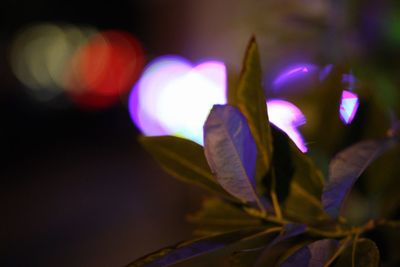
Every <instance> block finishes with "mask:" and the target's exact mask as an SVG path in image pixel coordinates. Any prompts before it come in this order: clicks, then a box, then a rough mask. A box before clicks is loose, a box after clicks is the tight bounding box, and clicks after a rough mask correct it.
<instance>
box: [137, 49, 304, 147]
mask: <svg viewBox="0 0 400 267" xmlns="http://www.w3.org/2000/svg"><path fill="white" fill-rule="evenodd" d="M226 87H227V86H226V68H225V65H224V64H223V63H222V62H219V61H205V62H203V63H201V64H198V65H197V66H193V65H192V64H191V63H190V62H188V61H187V60H185V59H183V58H181V57H176V56H174V57H172V56H166V57H161V58H158V59H156V60H154V61H153V62H151V63H150V64H149V65H148V67H147V68H146V69H145V71H144V72H143V75H142V77H141V78H140V80H139V81H138V82H137V84H136V85H135V87H134V88H133V90H132V92H131V94H130V97H129V111H130V114H131V117H132V119H133V121H134V123H135V124H136V125H137V126H138V128H139V129H140V130H141V131H142V132H143V133H144V134H145V135H148V136H156V135H175V136H180V137H184V138H187V139H190V140H193V141H195V142H197V143H199V144H203V124H204V122H205V120H206V119H207V116H208V114H209V112H210V110H211V108H212V106H213V105H214V104H225V103H226V102H227V100H226ZM267 106H268V113H269V118H270V121H271V122H272V123H273V124H275V125H276V126H277V127H279V128H280V129H282V130H283V131H285V132H286V133H287V134H288V135H289V137H290V138H292V139H293V141H294V142H295V143H296V145H297V146H298V147H299V148H300V150H301V151H303V152H305V151H307V148H306V147H305V145H304V142H303V138H302V136H301V134H300V132H299V131H298V130H297V129H296V127H297V126H299V125H301V124H303V123H305V117H304V115H303V113H302V112H301V111H300V110H299V109H298V108H297V107H296V106H295V105H293V104H292V103H290V102H287V101H283V100H271V101H268V103H267Z"/></svg>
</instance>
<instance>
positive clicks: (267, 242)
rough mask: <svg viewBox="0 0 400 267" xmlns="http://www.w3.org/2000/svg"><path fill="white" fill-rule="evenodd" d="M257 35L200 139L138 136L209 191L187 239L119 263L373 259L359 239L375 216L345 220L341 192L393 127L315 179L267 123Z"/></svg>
mask: <svg viewBox="0 0 400 267" xmlns="http://www.w3.org/2000/svg"><path fill="white" fill-rule="evenodd" d="M258 53H259V52H258V48H257V43H256V40H255V39H254V38H252V39H251V40H250V43H249V45H248V48H247V52H246V56H245V59H244V63H243V70H242V73H241V75H240V79H239V82H238V85H237V86H236V87H231V88H229V90H228V104H227V105H215V106H214V107H213V109H212V110H211V112H210V115H209V117H208V119H207V121H206V122H205V125H204V147H202V146H200V145H198V144H196V143H194V142H191V141H188V140H185V139H182V138H178V137H172V136H160V137H144V136H142V137H140V142H141V143H142V145H143V146H144V147H145V149H146V150H148V152H149V153H150V154H152V155H153V156H154V158H155V159H156V160H157V161H158V162H159V164H160V165H161V166H162V167H163V168H164V169H165V171H166V172H168V173H169V174H171V175H172V176H174V177H176V178H178V179H180V180H182V181H184V182H188V183H193V184H196V185H198V186H200V187H203V188H204V189H207V190H209V191H211V192H212V193H214V194H215V197H213V198H209V199H206V200H205V201H204V203H203V207H202V209H201V210H199V211H198V212H197V213H195V214H191V215H189V216H188V220H189V221H190V222H191V223H194V224H195V225H196V227H197V228H196V231H195V236H196V238H195V239H194V240H191V241H187V242H183V243H180V244H177V245H174V246H171V247H168V248H164V249H161V250H159V251H157V252H154V253H152V254H150V255H147V256H144V257H142V258H140V259H138V260H136V261H134V262H132V263H131V264H129V265H128V266H131V267H132V266H256V267H257V266H285V267H290V266H379V264H380V256H379V250H378V248H377V246H376V244H375V243H374V242H373V241H372V240H370V239H367V238H366V237H364V235H365V233H366V232H368V231H371V230H372V229H375V228H376V227H378V226H388V227H394V228H395V227H398V226H399V225H400V223H399V222H396V221H389V220H382V219H379V220H377V219H375V220H372V219H371V220H369V221H367V222H366V223H365V224H363V225H357V226H355V225H350V224H349V223H347V220H346V218H343V217H342V209H343V205H344V203H345V200H346V197H347V196H348V195H349V193H350V191H351V189H352V187H353V185H354V184H355V182H356V181H357V179H358V178H359V177H360V175H361V174H362V173H363V172H364V171H365V169H366V168H367V167H368V166H369V165H370V164H371V163H372V162H373V161H374V160H375V159H376V158H378V157H379V156H380V155H381V154H383V153H384V152H386V151H387V150H389V149H390V148H391V147H393V146H394V145H396V144H397V141H398V129H397V128H396V129H395V128H394V129H392V130H391V131H389V133H390V134H389V135H388V136H385V137H383V138H381V139H376V140H366V141H362V142H359V143H356V144H354V145H352V146H350V147H349V148H347V149H345V150H343V151H341V152H339V153H338V154H337V155H336V156H335V157H334V158H333V159H332V160H331V162H330V164H329V175H328V177H327V178H324V177H323V175H322V173H321V171H320V170H319V169H318V168H317V166H316V165H315V164H314V162H313V161H312V160H311V159H310V158H309V157H308V156H307V155H305V154H303V153H301V152H300V151H299V150H298V149H297V147H296V146H295V145H294V144H293V143H292V141H291V140H290V139H289V138H288V136H287V135H286V134H285V133H284V132H282V131H280V130H279V129H278V128H276V127H274V126H273V125H271V124H270V123H269V121H268V114H267V108H266V101H265V99H266V97H265V95H264V90H263V86H262V79H261V66H260V61H259V54H258Z"/></svg>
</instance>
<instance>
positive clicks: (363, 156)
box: [321, 138, 395, 218]
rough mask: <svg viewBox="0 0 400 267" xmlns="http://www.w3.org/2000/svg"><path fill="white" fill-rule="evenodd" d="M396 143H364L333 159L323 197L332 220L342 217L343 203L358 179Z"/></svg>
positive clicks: (325, 208)
mask: <svg viewBox="0 0 400 267" xmlns="http://www.w3.org/2000/svg"><path fill="white" fill-rule="evenodd" d="M394 143H395V142H394V140H393V139H392V138H384V139H378V140H367V141H362V142H359V143H357V144H355V145H352V146H351V147H349V148H347V149H345V150H343V151H342V152H340V153H338V154H337V155H336V156H335V158H333V160H332V161H331V163H330V164H329V181H328V183H327V184H326V185H325V186H324V191H323V194H322V197H321V198H322V205H323V207H324V210H325V211H326V212H327V213H328V214H329V215H330V216H331V217H332V218H337V217H338V216H339V215H340V212H341V209H342V206H343V203H344V201H345V199H346V197H347V195H348V194H349V193H350V190H351V188H352V187H353V185H354V183H355V182H356V181H357V179H358V177H360V175H361V174H362V173H363V172H364V170H365V169H366V168H367V167H368V166H369V165H370V164H371V163H372V162H373V161H374V160H375V159H376V158H378V157H379V156H380V155H381V154H382V153H384V152H385V151H386V150H388V149H389V148H391V147H392V146H393V144H394Z"/></svg>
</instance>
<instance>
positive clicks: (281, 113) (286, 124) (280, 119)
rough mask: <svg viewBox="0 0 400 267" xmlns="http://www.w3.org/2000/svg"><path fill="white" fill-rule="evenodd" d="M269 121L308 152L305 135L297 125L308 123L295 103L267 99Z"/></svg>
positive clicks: (302, 150)
mask: <svg viewBox="0 0 400 267" xmlns="http://www.w3.org/2000/svg"><path fill="white" fill-rule="evenodd" d="M267 109H268V116H269V121H270V122H271V123H272V124H274V125H275V126H276V127H278V128H279V129H281V130H282V131H284V132H285V133H286V134H287V135H288V136H289V138H290V139H292V141H293V142H294V143H295V144H296V146H297V147H298V148H299V149H300V150H301V152H303V153H305V152H307V150H308V149H307V146H306V145H305V142H304V139H303V136H302V135H301V133H300V132H299V130H298V129H297V127H299V126H301V125H303V124H305V123H306V117H305V116H304V114H303V113H302V112H301V110H300V109H299V108H298V107H296V106H295V105H294V104H292V103H290V102H288V101H285V100H280V99H272V100H269V101H267Z"/></svg>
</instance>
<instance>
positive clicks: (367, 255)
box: [334, 238, 380, 267]
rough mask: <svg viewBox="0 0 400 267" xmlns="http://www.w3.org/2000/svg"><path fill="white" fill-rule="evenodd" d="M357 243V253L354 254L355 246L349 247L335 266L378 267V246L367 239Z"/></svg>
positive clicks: (359, 240)
mask: <svg viewBox="0 0 400 267" xmlns="http://www.w3.org/2000/svg"><path fill="white" fill-rule="evenodd" d="M355 242H356V244H355V252H353V246H347V248H346V249H345V250H344V251H343V253H342V254H341V255H340V257H339V259H338V260H337V262H336V264H334V266H335V267H342V266H351V267H378V266H379V262H380V260H379V250H378V247H377V246H376V244H375V243H374V242H373V241H372V240H370V239H366V238H361V239H358V240H357V241H355ZM353 263H354V264H353Z"/></svg>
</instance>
